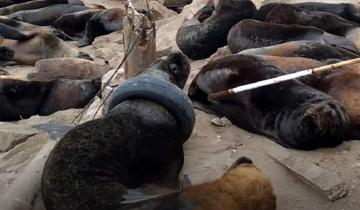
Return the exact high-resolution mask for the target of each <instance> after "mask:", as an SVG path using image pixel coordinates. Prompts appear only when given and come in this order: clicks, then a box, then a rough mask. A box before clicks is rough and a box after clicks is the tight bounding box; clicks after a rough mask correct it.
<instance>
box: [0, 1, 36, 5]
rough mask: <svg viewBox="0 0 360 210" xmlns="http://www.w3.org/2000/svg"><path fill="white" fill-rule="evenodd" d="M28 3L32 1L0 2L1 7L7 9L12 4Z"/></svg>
mask: <svg viewBox="0 0 360 210" xmlns="http://www.w3.org/2000/svg"><path fill="white" fill-rule="evenodd" d="M27 1H31V0H1V1H0V7H6V6H9V5H12V4H19V3H22V2H27Z"/></svg>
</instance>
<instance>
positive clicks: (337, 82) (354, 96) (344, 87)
mask: <svg viewBox="0 0 360 210" xmlns="http://www.w3.org/2000/svg"><path fill="white" fill-rule="evenodd" d="M317 89H319V90H322V91H324V92H326V93H327V94H329V95H331V96H332V97H334V98H335V99H337V100H339V101H340V102H341V103H342V104H343V105H344V107H345V109H346V112H347V113H348V115H349V119H350V129H349V132H348V135H347V137H348V138H350V139H360V130H359V128H360V92H359V90H360V73H359V72H354V71H344V70H343V71H339V72H334V73H332V74H329V75H327V76H326V77H325V78H324V79H323V80H322V81H321V82H320V83H319V84H318V86H317Z"/></svg>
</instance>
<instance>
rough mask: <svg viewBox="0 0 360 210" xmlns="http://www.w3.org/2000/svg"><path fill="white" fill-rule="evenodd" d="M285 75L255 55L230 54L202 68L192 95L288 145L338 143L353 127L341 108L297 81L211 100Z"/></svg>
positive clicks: (306, 146)
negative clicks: (212, 96) (225, 93)
mask: <svg viewBox="0 0 360 210" xmlns="http://www.w3.org/2000/svg"><path fill="white" fill-rule="evenodd" d="M284 74H285V73H284V72H283V71H282V70H281V69H278V68H276V67H275V66H273V65H271V64H269V63H267V62H264V61H263V60H261V59H258V58H256V57H254V56H251V55H231V56H226V57H223V58H221V59H218V60H215V61H213V62H210V63H209V64H207V65H206V66H204V67H203V68H202V69H201V71H200V72H199V74H198V75H197V76H196V77H195V78H194V80H193V81H192V83H191V85H190V88H189V96H190V98H191V99H192V100H195V101H199V102H200V103H202V104H205V105H206V106H208V107H209V108H212V109H213V110H215V111H216V112H217V113H219V114H221V115H224V116H226V117H227V118H229V119H230V120H231V121H232V122H233V123H234V124H236V125H237V126H239V127H241V128H244V129H246V130H248V131H250V132H254V133H257V134H262V135H265V136H268V137H270V138H271V139H272V140H273V141H275V142H277V143H279V144H281V145H283V146H285V147H289V148H294V149H302V150H310V149H316V148H319V147H333V146H336V145H338V144H340V143H341V142H342V141H343V140H344V138H345V133H346V131H347V129H348V125H349V119H348V115H347V113H346V112H345V110H344V108H343V106H342V105H341V104H340V103H339V102H338V101H337V100H335V99H333V98H332V97H330V96H329V95H326V94H325V93H322V92H320V91H318V90H315V89H314V88H311V87H310V86H307V85H305V84H303V83H301V82H299V81H297V80H290V81H286V82H282V83H278V84H275V85H272V86H266V87H261V88H257V89H253V90H249V91H245V92H242V93H238V94H232V95H228V96H224V97H222V98H221V99H219V100H218V101H208V100H207V96H208V95H209V94H211V93H214V92H218V91H223V90H227V89H230V88H233V87H236V86H240V85H245V84H248V83H252V82H257V81H260V80H264V79H268V78H272V77H276V76H280V75H284Z"/></svg>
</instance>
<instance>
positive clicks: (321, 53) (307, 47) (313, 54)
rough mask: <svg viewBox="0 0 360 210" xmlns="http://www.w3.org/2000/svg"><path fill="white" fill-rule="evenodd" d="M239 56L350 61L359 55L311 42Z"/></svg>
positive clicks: (284, 44)
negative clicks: (253, 55)
mask: <svg viewBox="0 0 360 210" xmlns="http://www.w3.org/2000/svg"><path fill="white" fill-rule="evenodd" d="M239 54H256V55H270V56H281V57H303V58H310V59H314V60H319V61H325V60H328V59H340V60H350V59H353V58H358V57H359V56H360V55H359V54H356V53H353V52H352V51H349V50H346V49H343V48H339V47H333V46H331V45H327V44H321V43H318V42H313V41H291V42H285V43H282V44H277V45H272V46H268V47H259V48H252V49H247V50H243V51H241V52H239Z"/></svg>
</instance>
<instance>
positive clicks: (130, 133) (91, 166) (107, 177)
mask: <svg viewBox="0 0 360 210" xmlns="http://www.w3.org/2000/svg"><path fill="white" fill-rule="evenodd" d="M185 61H186V62H187V63H186V64H181V62H185ZM173 65H175V66H177V68H172V67H174V66H173ZM184 67H186V68H187V67H189V63H188V61H187V60H186V58H185V57H184V56H183V55H181V54H178V53H174V54H171V55H170V56H169V57H168V58H166V59H160V60H159V61H157V62H155V64H154V65H152V66H151V67H149V69H148V70H145V71H144V74H147V73H149V72H151V71H154V69H155V70H162V71H165V73H166V74H172V76H170V77H163V78H177V79H174V81H177V82H179V86H180V87H181V85H182V84H183V83H184V81H186V79H187V75H188V73H189V69H180V68H184ZM164 68H170V70H169V69H164ZM173 70H178V71H181V70H183V71H184V73H179V72H177V71H173ZM183 74H184V75H186V78H183ZM147 76H149V74H148V75H147ZM179 129H181V126H180V125H179V124H178V123H177V120H176V119H175V117H174V116H173V115H172V114H171V113H170V112H169V111H168V109H167V108H166V107H163V106H162V105H160V104H158V103H155V102H151V101H148V100H142V99H129V100H125V101H123V102H121V103H120V104H118V105H117V106H115V107H114V108H113V109H111V111H109V112H108V113H107V114H106V115H105V116H104V117H103V118H100V119H96V120H92V121H88V122H86V123H83V124H81V125H79V126H77V127H75V128H74V129H72V130H70V131H69V132H68V133H67V134H66V135H65V136H64V137H63V138H62V139H61V140H60V141H59V143H58V144H57V145H56V146H55V148H54V149H53V150H52V152H51V154H50V156H49V158H48V160H47V161H46V163H45V166H44V171H43V175H42V184H41V189H42V195H43V198H44V203H45V206H46V207H47V210H52V209H54V210H55V209H56V210H75V209H76V210H85V209H94V210H95V209H96V210H98V209H107V210H118V209H128V208H127V207H126V205H125V204H124V203H123V202H124V201H126V198H125V197H126V195H127V194H128V190H130V189H137V188H139V189H141V188H143V187H145V185H148V184H152V185H156V186H160V187H164V188H169V189H173V190H174V189H176V187H177V181H178V176H179V173H180V170H181V168H182V166H183V161H184V154H183V147H182V145H183V142H184V141H185V140H184V139H183V135H180V134H179ZM149 205H150V206H152V204H149ZM146 206H147V208H148V207H149V206H148V205H146Z"/></svg>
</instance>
